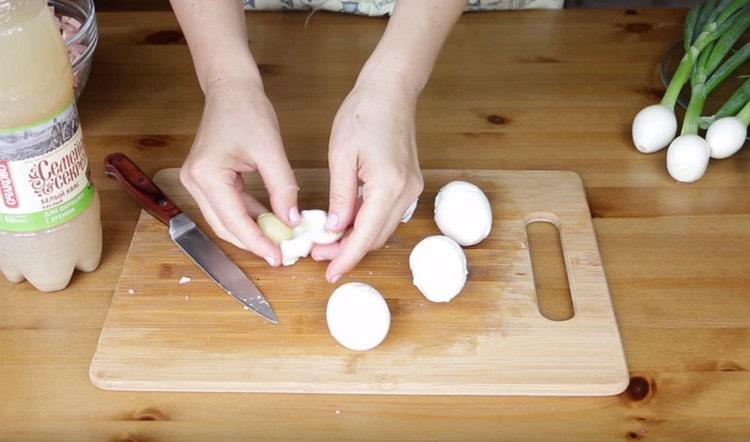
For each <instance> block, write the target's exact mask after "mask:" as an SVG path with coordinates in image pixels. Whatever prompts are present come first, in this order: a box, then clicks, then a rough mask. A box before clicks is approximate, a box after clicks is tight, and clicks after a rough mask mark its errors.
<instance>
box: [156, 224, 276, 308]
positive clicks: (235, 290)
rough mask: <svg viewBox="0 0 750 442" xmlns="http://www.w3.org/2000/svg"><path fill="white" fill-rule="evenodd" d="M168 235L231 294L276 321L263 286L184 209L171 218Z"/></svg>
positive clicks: (241, 302) (243, 303)
mask: <svg viewBox="0 0 750 442" xmlns="http://www.w3.org/2000/svg"><path fill="white" fill-rule="evenodd" d="M169 237H170V238H172V241H174V242H175V244H177V246H179V247H180V249H182V251H183V252H185V254H186V255H187V256H189V257H190V259H192V260H193V262H194V263H196V264H197V265H198V267H200V268H201V270H203V271H204V272H205V273H206V275H208V276H209V277H210V278H211V279H213V280H214V282H215V283H216V284H218V285H219V287H221V288H223V289H224V290H225V291H226V292H227V293H228V294H229V295H231V296H232V297H233V298H234V299H236V300H237V301H239V302H240V304H242V305H245V306H247V307H249V308H250V309H252V310H253V311H254V312H255V313H257V314H259V315H261V316H263V317H264V318H266V319H268V320H269V321H271V322H273V323H277V322H278V319H277V318H276V314H275V313H274V311H273V309H272V308H271V304H269V303H268V301H266V298H265V297H263V295H262V294H261V293H260V290H258V288H257V287H256V286H255V284H253V283H252V281H250V279H249V278H248V277H247V276H245V274H244V273H242V270H240V268H239V267H237V265H235V264H234V263H233V262H232V260H230V259H229V257H228V256H227V255H225V254H224V252H222V251H221V249H219V248H218V247H216V244H214V243H213V242H211V240H210V239H208V237H207V236H206V234H205V233H203V232H202V231H201V230H200V229H199V228H198V226H196V225H195V223H194V222H193V221H192V220H191V219H190V218H189V217H188V216H187V215H185V214H184V213H181V214H179V215H177V216H175V217H174V218H172V219H170V220H169Z"/></svg>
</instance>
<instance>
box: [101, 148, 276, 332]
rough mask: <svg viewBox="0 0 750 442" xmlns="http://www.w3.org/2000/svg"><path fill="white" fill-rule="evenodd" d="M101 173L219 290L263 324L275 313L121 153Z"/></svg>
mask: <svg viewBox="0 0 750 442" xmlns="http://www.w3.org/2000/svg"><path fill="white" fill-rule="evenodd" d="M104 171H105V173H106V175H107V176H108V177H110V178H113V179H115V180H117V181H118V182H119V183H120V185H121V186H122V187H123V189H125V191H126V192H127V193H128V194H129V195H130V196H131V197H132V198H133V199H134V200H135V201H136V202H137V203H138V204H139V205H140V206H141V207H142V208H143V209H144V210H146V211H147V212H148V213H150V214H151V215H152V216H153V217H154V218H156V219H157V220H158V221H160V222H161V223H163V224H165V225H167V226H168V227H169V237H170V238H171V239H172V241H174V242H175V244H177V246H178V247H179V248H180V249H181V250H182V251H183V252H184V253H185V254H186V255H187V256H188V257H190V259H191V260H192V261H193V262H194V263H195V264H196V265H198V267H199V268H200V269H201V270H203V271H204V272H205V273H206V275H208V276H209V278H211V279H212V280H213V281H214V282H215V283H216V284H217V285H219V287H221V288H222V289H224V291H226V292H227V294H229V295H230V296H232V297H233V298H234V299H236V300H237V301H239V302H240V304H242V305H243V306H245V308H246V309H249V310H252V311H253V312H255V313H257V314H258V315H260V316H261V317H263V318H265V319H266V320H268V321H270V322H273V323H277V322H278V319H277V318H276V313H274V311H273V308H272V307H271V304H269V303H268V301H267V300H266V298H265V297H264V296H263V294H262V293H261V292H260V290H258V288H257V287H256V286H255V284H253V282H252V281H250V278H248V277H247V275H245V274H244V273H243V272H242V270H240V268H239V267H237V265H236V264H235V263H233V262H232V260H231V259H229V257H228V256H227V255H225V254H224V252H222V251H221V249H219V248H218V247H217V246H216V244H214V243H213V242H212V241H211V240H210V239H209V238H208V237H207V236H206V234H205V233H203V232H202V231H201V230H200V229H199V228H198V226H196V225H195V223H194V222H193V221H192V220H191V219H190V218H189V217H188V216H187V215H185V214H184V213H182V210H180V208H179V207H177V205H176V204H175V203H173V202H172V200H170V199H169V197H168V196H167V195H165V194H164V192H162V190H161V189H159V187H158V186H157V185H156V184H155V183H154V182H153V181H151V179H150V178H149V177H148V176H146V174H144V173H143V171H142V170H141V169H139V168H138V166H136V165H135V163H133V162H132V161H131V160H130V158H128V157H127V156H126V155H125V154H122V153H114V154H111V155H108V156H107V157H106V158H105V159H104Z"/></svg>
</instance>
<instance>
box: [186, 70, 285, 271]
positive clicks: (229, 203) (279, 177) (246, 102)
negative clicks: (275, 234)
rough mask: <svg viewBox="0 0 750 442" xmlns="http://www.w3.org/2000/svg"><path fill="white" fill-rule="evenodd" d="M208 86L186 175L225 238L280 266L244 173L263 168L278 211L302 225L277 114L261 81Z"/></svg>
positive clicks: (231, 80)
mask: <svg viewBox="0 0 750 442" xmlns="http://www.w3.org/2000/svg"><path fill="white" fill-rule="evenodd" d="M205 89H206V101H205V105H204V108H203V117H202V118H201V122H200V126H199V128H198V133H197V134H196V137H195V141H194V142H193V146H192V148H191V150H190V153H189V154H188V156H187V158H186V159H185V163H184V164H183V166H182V169H181V171H180V180H181V181H182V184H183V186H185V188H186V189H187V190H188V192H190V194H191V195H192V196H193V198H194V199H195V201H196V202H197V203H198V206H199V207H200V210H201V212H202V213H203V216H204V217H205V219H206V221H207V222H208V224H209V225H210V226H211V228H212V229H213V231H214V232H215V233H216V234H217V235H218V236H219V237H220V238H222V239H224V240H226V241H229V242H231V243H232V244H234V245H236V246H237V247H240V248H242V249H245V250H249V251H250V252H252V253H254V254H256V255H258V256H260V257H262V258H264V259H265V260H266V261H267V262H268V263H269V264H270V265H272V266H277V265H279V263H281V251H280V250H279V248H278V247H277V246H276V245H275V244H274V243H272V242H271V241H270V240H269V239H268V238H266V237H265V236H264V235H263V234H262V233H261V231H260V229H259V228H258V226H257V224H256V223H255V221H254V220H253V218H254V217H257V216H258V215H259V214H260V213H262V212H264V211H265V208H264V207H263V205H262V204H260V203H259V202H258V201H256V200H255V199H254V198H253V197H252V195H250V194H249V193H247V192H245V191H244V185H245V183H244V181H243V179H242V175H241V174H242V173H243V172H258V173H260V175H261V178H262V179H263V181H264V182H265V184H266V188H267V189H268V193H269V196H270V202H271V207H272V209H273V211H274V213H275V214H276V216H278V217H279V218H280V219H281V220H283V221H284V222H286V223H287V224H288V225H290V226H294V225H297V224H299V210H298V208H297V182H296V180H295V178H294V173H293V172H292V169H291V167H290V166H289V162H288V160H287V158H286V154H285V152H284V146H283V144H282V141H281V135H280V134H279V124H278V122H277V120H276V113H275V112H274V110H273V106H272V105H271V103H270V101H269V100H268V98H267V97H266V95H265V93H264V91H263V86H262V85H261V84H260V82H259V81H254V80H252V79H247V78H227V77H224V78H222V79H220V80H217V81H214V82H212V83H211V84H209V85H207V87H206V88H205Z"/></svg>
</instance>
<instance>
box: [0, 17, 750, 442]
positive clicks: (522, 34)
mask: <svg viewBox="0 0 750 442" xmlns="http://www.w3.org/2000/svg"><path fill="white" fill-rule="evenodd" d="M305 17H306V15H305V14H254V15H248V21H249V23H250V25H251V26H250V40H251V41H252V48H253V51H254V52H255V53H256V54H257V59H258V61H259V63H260V64H261V66H262V70H263V72H264V77H265V82H266V86H267V90H268V92H269V94H270V96H271V99H272V100H273V102H274V104H275V106H276V109H277V112H278V114H279V118H280V124H281V129H282V132H283V137H284V142H285V144H286V147H287V152H288V155H289V157H290V159H291V161H292V164H293V166H294V167H296V168H305V167H324V166H325V158H326V143H327V139H328V133H329V128H330V124H331V119H332V117H333V115H334V113H335V111H336V107H337V105H338V104H339V103H340V102H341V100H342V99H343V97H344V95H345V94H346V93H347V89H348V88H349V87H350V86H351V85H352V82H353V80H354V78H355V76H356V73H357V70H358V66H359V64H360V63H361V62H362V61H363V60H364V59H365V58H366V57H367V55H368V53H369V51H370V50H371V49H372V48H373V46H374V45H375V43H376V42H377V39H378V37H379V35H380V33H381V32H382V29H383V26H384V24H385V22H384V21H382V20H379V19H365V18H359V17H349V16H338V15H333V14H324V13H317V14H315V15H314V16H313V17H312V19H311V20H310V25H309V26H308V27H307V28H303V23H304V20H305ZM683 17H684V11H683V12H681V11H665V10H661V11H660V10H649V11H645V10H643V11H636V10H632V11H622V10H619V11H618V10H615V11H598V10H597V11H590V10H589V11H582V10H575V11H572V10H567V11H527V12H513V13H491V14H466V15H464V16H463V17H462V18H461V20H460V21H459V23H458V25H457V27H456V28H455V30H454V32H453V34H452V35H451V37H450V39H449V40H448V42H447V44H446V47H445V50H444V52H443V54H442V55H441V58H440V60H439V62H438V65H437V66H436V68H435V71H434V74H433V77H432V79H431V80H430V83H429V85H428V86H427V89H426V90H425V92H424V94H423V96H422V99H421V101H420V105H419V111H418V122H417V124H418V142H419V144H420V155H421V161H422V166H423V167H425V168H454V169H456V168H458V169H567V170H573V171H575V172H577V173H578V174H579V175H580V176H581V177H582V179H583V181H584V183H585V185H586V193H587V195H588V199H589V205H590V208H591V212H592V215H593V218H594V226H595V229H596V232H597V237H598V239H599V246H600V249H601V253H602V259H603V262H604V266H605V268H606V269H607V278H608V281H609V283H610V289H611V292H612V297H613V301H614V307H615V313H616V316H617V318H618V322H619V325H620V331H621V334H622V339H623V343H624V346H625V354H626V356H627V360H628V365H629V368H630V377H631V378H630V384H629V386H628V388H627V390H626V391H625V392H624V393H623V394H621V395H619V396H616V397H602V398H516V397H445V396H438V397H421V396H356V395H354V396H352V395H347V396H341V395H293V394H280V395H277V394H203V393H130V392H126V393H124V392H107V391H102V390H100V389H98V388H96V387H95V386H94V385H93V384H92V383H91V382H90V381H89V378H88V368H89V364H90V362H91V358H92V356H93V353H94V349H95V347H96V343H97V339H98V337H99V332H100V331H101V327H102V324H103V323H104V319H105V316H106V314H107V311H108V308H109V306H110V303H111V299H112V293H113V291H114V287H115V283H116V281H117V279H118V277H119V275H120V272H121V270H122V266H123V262H124V259H125V254H126V252H127V250H128V247H129V243H130V240H131V237H132V233H133V230H134V228H135V225H136V221H137V218H138V213H139V209H138V208H137V206H136V205H135V204H134V203H133V202H132V201H131V200H130V198H129V197H128V196H127V195H125V194H124V193H123V192H122V191H121V190H119V189H117V187H116V186H117V185H116V183H114V182H111V181H110V180H107V179H106V178H105V177H104V175H103V170H102V166H101V164H102V160H103V158H104V156H105V155H106V154H108V153H112V152H115V151H124V152H125V153H127V154H128V155H129V156H131V158H133V159H134V160H136V161H137V162H138V163H139V164H141V165H142V166H143V167H144V170H145V171H146V172H147V173H150V174H153V173H155V172H156V171H157V170H160V169H163V168H167V167H176V166H179V165H180V163H181V161H182V159H183V158H184V156H185V154H186V152H187V150H188V149H189V147H190V143H191V141H192V137H193V135H194V134H195V130H196V125H197V123H198V120H199V118H200V112H201V108H202V98H201V94H200V91H199V89H198V87H197V84H196V81H195V76H194V74H193V71H192V67H191V63H190V59H189V54H188V50H187V47H186V46H185V43H184V39H183V38H182V36H181V34H180V33H179V28H178V26H177V23H176V21H175V20H174V17H173V16H172V15H171V14H169V13H167V12H160V13H107V14H101V15H100V16H99V24H100V33H101V40H100V42H99V48H98V49H97V53H96V57H95V63H94V67H93V72H92V76H91V78H90V81H89V84H88V86H87V89H86V91H85V92H84V94H83V98H82V101H81V103H80V110H81V115H82V119H83V121H82V124H83V129H84V136H85V139H86V143H87V146H88V149H89V154H90V157H91V161H92V164H93V171H92V172H93V178H94V180H95V182H96V184H97V186H98V188H99V189H100V191H101V196H102V207H103V213H104V215H103V216H104V235H105V243H104V256H103V262H102V266H101V268H100V269H99V270H98V271H97V272H96V273H93V274H78V275H76V276H75V277H74V280H73V283H72V285H71V286H70V287H69V289H67V290H66V291H65V292H62V293H59V294H52V295H42V294H39V293H37V292H35V291H33V290H32V289H31V288H30V287H29V286H28V285H27V284H21V285H11V284H8V283H7V282H5V281H0V296H1V298H0V303H1V304H2V308H1V309H0V397H1V398H2V405H1V406H0V439H2V440H13V441H36V440H46V441H57V440H61V441H67V440H91V441H102V440H116V441H126V440H130V441H136V440H137V441H162V440H196V441H198V440H201V441H202V440H227V441H228V440H237V439H244V440H249V439H255V440H263V439H271V438H277V439H286V440H289V439H295V438H296V439H300V438H307V439H318V440H331V439H357V438H363V437H367V438H371V439H392V440H393V439H398V440H403V439H432V440H435V439H453V440H469V439H474V440H477V439H503V440H521V441H547V440H551V439H555V440H577V441H580V440H625V441H627V440H638V439H646V440H651V439H658V440H671V441H684V440H695V441H703V440H722V441H723V440H735V441H740V440H746V439H747V438H748V436H750V419H749V418H748V412H747V410H748V408H750V373H749V372H748V369H750V302H748V293H750V272H748V269H749V268H750V151H748V150H745V151H744V152H741V153H740V154H738V155H737V156H735V157H733V158H732V159H730V160H724V161H715V162H712V164H711V166H710V169H709V171H708V173H707V175H706V176H705V177H704V178H703V179H702V180H701V181H700V182H698V183H696V184H692V185H689V186H685V185H679V184H677V183H674V182H672V181H671V180H670V179H669V178H668V176H667V174H666V172H665V170H664V154H663V153H659V154H655V155H652V156H644V155H640V154H638V153H636V152H635V151H634V149H633V147H632V146H631V143H630V140H629V125H630V121H631V118H632V117H633V115H634V114H635V112H636V111H637V110H638V109H640V108H641V107H643V106H644V105H646V104H648V103H652V102H655V101H656V100H657V99H658V97H659V95H660V94H661V93H662V91H663V87H662V86H661V84H660V83H659V81H658V79H657V77H656V64H657V62H658V60H659V57H660V56H661V55H662V53H663V51H665V50H666V49H667V48H668V47H669V46H670V44H671V43H672V42H673V41H674V40H675V39H678V38H679V36H680V32H681V30H680V27H681V24H680V22H681V20H682V18H683ZM177 277H179V275H178V276H177ZM337 411H338V412H337Z"/></svg>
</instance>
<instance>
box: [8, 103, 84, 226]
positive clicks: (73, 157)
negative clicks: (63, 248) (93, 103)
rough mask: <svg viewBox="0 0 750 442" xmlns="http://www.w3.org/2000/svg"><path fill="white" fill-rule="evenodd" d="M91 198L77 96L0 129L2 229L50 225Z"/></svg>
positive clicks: (67, 217)
mask: <svg viewBox="0 0 750 442" xmlns="http://www.w3.org/2000/svg"><path fill="white" fill-rule="evenodd" d="M93 200H94V186H93V184H92V183H91V179H90V172H89V163H88V158H87V157H86V146H85V145H84V144H83V136H82V134H81V126H80V123H79V121H78V111H77V110H76V105H75V101H72V102H71V103H70V104H69V105H68V106H66V107H65V109H64V110H63V111H62V112H60V113H58V114H56V115H55V116H53V117H52V118H49V119H47V120H44V121H40V122H36V123H33V124H31V125H29V126H25V127H21V128H15V129H0V230H5V231H10V232H33V231H36V230H42V229H50V228H54V227H56V226H59V225H61V224H64V223H66V222H68V221H70V220H72V219H73V218H75V217H76V216H78V215H79V214H81V213H82V212H83V211H85V210H86V209H87V208H88V206H89V205H90V204H91V202H92V201H93Z"/></svg>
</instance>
